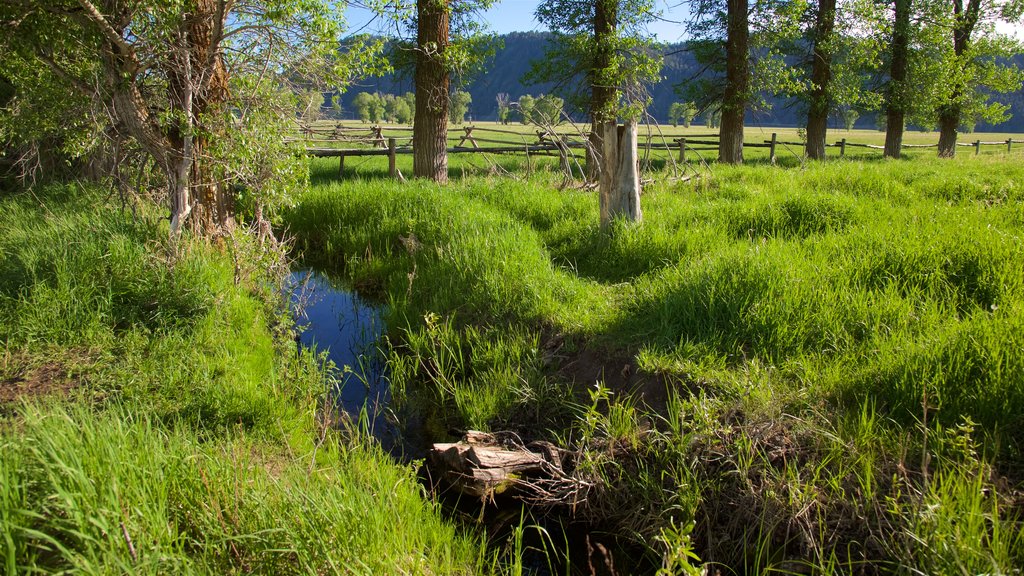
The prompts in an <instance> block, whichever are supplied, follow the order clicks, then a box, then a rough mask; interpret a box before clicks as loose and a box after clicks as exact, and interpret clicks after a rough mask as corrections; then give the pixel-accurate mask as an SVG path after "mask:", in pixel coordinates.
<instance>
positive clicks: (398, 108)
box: [395, 97, 412, 124]
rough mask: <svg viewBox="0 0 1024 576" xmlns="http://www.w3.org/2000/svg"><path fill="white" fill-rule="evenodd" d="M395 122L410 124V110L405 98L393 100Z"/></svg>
mask: <svg viewBox="0 0 1024 576" xmlns="http://www.w3.org/2000/svg"><path fill="white" fill-rule="evenodd" d="M395 122H397V123H399V124H408V123H409V122H412V108H411V107H410V106H409V101H408V100H406V99H405V98H402V97H398V98H395Z"/></svg>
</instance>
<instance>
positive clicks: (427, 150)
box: [412, 0, 450, 184]
mask: <svg viewBox="0 0 1024 576" xmlns="http://www.w3.org/2000/svg"><path fill="white" fill-rule="evenodd" d="M416 14H417V18H418V20H417V22H418V23H417V27H416V78H415V83H416V113H415V118H414V121H413V132H412V150H413V167H412V171H413V174H414V175H415V176H417V177H420V178H430V179H431V180H434V181H435V182H439V183H442V184H443V183H445V182H447V181H448V109H449V104H450V103H449V94H448V90H449V85H450V80H449V74H448V68H447V65H446V64H445V62H444V55H445V52H446V51H447V49H448V43H449V39H448V0H416Z"/></svg>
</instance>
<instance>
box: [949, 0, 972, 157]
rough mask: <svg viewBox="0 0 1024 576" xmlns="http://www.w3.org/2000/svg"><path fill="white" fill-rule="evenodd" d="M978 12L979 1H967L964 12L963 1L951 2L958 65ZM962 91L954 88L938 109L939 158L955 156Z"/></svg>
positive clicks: (961, 109)
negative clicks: (945, 101) (947, 99)
mask: <svg viewBox="0 0 1024 576" xmlns="http://www.w3.org/2000/svg"><path fill="white" fill-rule="evenodd" d="M980 10H981V1H980V0H968V4H967V11H966V12H965V11H964V3H963V0H953V15H954V16H955V18H956V20H955V23H954V25H953V53H954V54H956V57H957V62H958V63H959V61H960V58H961V57H962V56H963V55H964V53H966V52H967V46H968V44H970V41H971V34H972V33H973V32H974V26H975V25H976V24H977V23H978V15H979V12H980ZM964 90H966V87H964V86H960V85H957V86H954V87H953V90H952V93H951V94H950V96H949V102H947V103H946V104H945V105H944V106H942V108H940V109H939V158H953V157H954V156H956V138H957V129H958V128H959V127H960V120H961V116H962V114H963V107H962V104H961V103H960V98H961V97H962V96H963V93H964Z"/></svg>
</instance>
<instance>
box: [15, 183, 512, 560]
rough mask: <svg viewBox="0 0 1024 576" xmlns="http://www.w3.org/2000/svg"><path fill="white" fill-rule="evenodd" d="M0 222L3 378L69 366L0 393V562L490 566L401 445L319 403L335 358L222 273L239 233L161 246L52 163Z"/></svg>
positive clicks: (240, 249) (256, 287) (144, 222)
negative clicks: (57, 175)
mask: <svg viewBox="0 0 1024 576" xmlns="http://www.w3.org/2000/svg"><path fill="white" fill-rule="evenodd" d="M0 230H2V231H3V232H2V234H0V342H2V348H3V364H2V365H0V385H4V386H8V385H11V383H17V382H19V381H20V380H21V379H23V378H29V379H39V380H40V382H39V384H40V387H39V388H38V390H39V391H41V392H46V391H47V390H48V388H47V385H48V384H50V383H51V382H48V381H47V378H50V377H51V376H53V375H54V374H57V375H61V376H60V377H65V376H66V377H67V378H69V379H70V383H71V384H72V385H73V386H70V387H69V386H63V385H62V386H54V387H53V388H52V389H49V395H46V394H44V395H42V396H33V397H26V398H22V399H19V400H16V401H15V402H13V403H10V404H6V405H4V406H3V407H2V408H3V411H2V416H0V535H2V538H0V560H2V562H0V565H2V566H3V570H4V572H5V573H7V574H23V573H67V572H74V573H88V574H107V573H127V572H130V573H152V574H167V573H189V574H190V573H196V574H224V573H237V572H247V573H261V574H282V573H295V574H308V573H357V574H381V573H432V574H433V573H438V574H442V573H443V574H469V573H480V572H489V571H491V570H496V569H498V567H497V565H496V564H494V559H493V556H492V555H491V554H489V553H487V552H485V550H484V548H483V544H482V542H481V540H480V539H479V538H478V537H476V536H473V535H467V534H466V533H465V532H463V531H460V530H458V529H456V527H455V526H453V525H452V524H451V523H450V522H448V521H446V520H445V519H444V518H443V516H442V514H441V512H440V510H439V508H438V506H437V505H435V504H432V503H430V502H428V501H426V500H425V499H424V497H423V493H422V489H421V487H420V486H419V483H418V480H417V477H416V472H415V470H414V469H413V468H412V467H411V466H405V465H398V464H396V463H394V462H393V461H392V460H391V459H390V457H388V456H387V455H386V454H384V453H383V452H382V451H381V449H380V448H379V447H377V446H376V445H374V443H373V442H372V441H371V440H370V439H368V438H364V437H362V436H359V435H356V436H347V435H343V434H341V433H339V432H337V431H335V430H334V429H333V428H332V427H331V426H330V425H329V423H330V422H331V421H332V419H333V418H332V416H331V411H330V410H326V408H328V407H329V404H326V405H325V394H326V392H327V390H329V389H331V388H332V386H333V385H334V382H333V378H334V376H333V374H332V373H331V372H330V371H329V370H327V369H326V368H325V367H324V365H323V361H322V359H320V358H318V357H317V356H316V355H315V354H314V353H313V352H308V351H303V352H300V351H296V348H295V344H294V341H293V340H292V339H291V338H290V336H289V332H288V326H289V321H288V318H287V313H286V311H285V310H283V309H282V308H280V307H279V305H278V304H279V303H278V302H277V299H276V298H275V297H273V296H271V295H270V293H269V292H268V291H267V289H266V286H264V285H262V284H261V283H259V282H255V281H254V282H249V283H246V282H244V281H243V282H240V283H239V284H238V285H236V276H235V275H236V271H238V270H239V269H241V270H243V271H246V270H250V269H252V270H251V271H252V273H253V277H254V278H258V275H259V270H257V269H256V268H255V266H256V265H255V264H254V263H253V262H250V261H246V260H245V256H244V255H245V254H255V251H254V250H247V249H246V247H245V246H244V244H245V243H246V242H249V240H248V239H247V238H246V237H245V236H244V235H241V234H239V235H238V236H237V237H236V238H235V239H234V244H233V246H234V250H233V251H232V252H228V251H226V250H220V249H217V248H215V247H211V246H209V245H206V244H204V243H202V242H198V241H187V240H186V241H182V243H181V244H179V245H178V246H177V247H176V248H175V249H173V250H172V249H170V248H169V247H168V246H167V245H166V244H165V238H166V225H165V224H163V223H161V222H160V221H159V220H158V219H157V217H156V216H155V214H154V213H146V214H144V215H143V217H142V219H141V220H139V221H135V220H133V219H131V217H130V216H127V215H122V214H120V213H118V212H117V211H116V210H114V209H111V207H110V206H108V205H107V204H106V203H105V202H104V200H103V196H102V193H100V192H98V191H96V190H93V189H88V188H79V187H74V186H69V185H51V186H49V187H46V188H43V189H39V190H37V191H36V192H35V193H34V194H27V193H23V194H17V195H13V196H8V197H3V198H0ZM232 254H235V255H239V256H240V257H241V258H242V260H239V261H233V260H232V257H231V255H232ZM243 276H244V275H243ZM42 367H50V368H52V370H42V369H41V368H42ZM68 388H70V391H69V392H68V396H64V395H63V390H65V389H68Z"/></svg>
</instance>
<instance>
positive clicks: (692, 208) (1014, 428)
mask: <svg viewBox="0 0 1024 576" xmlns="http://www.w3.org/2000/svg"><path fill="white" fill-rule="evenodd" d="M921 138H922V139H923V138H924V136H923V135H922V136H921ZM1004 139H1005V137H1004ZM932 153H934V152H932ZM1018 154H1024V149H1021V150H1020V151H1019V152H1016V153H1014V154H1013V155H1010V156H1008V155H1006V154H1005V150H1004V152H1003V153H1002V154H985V155H983V156H982V157H980V158H975V157H973V155H963V157H962V158H960V159H958V160H956V161H953V162H949V161H940V160H938V159H936V158H933V157H928V156H926V155H915V156H914V157H913V158H912V159H911V160H908V161H882V160H881V159H878V160H877V161H837V162H830V163H826V164H808V165H803V166H790V167H773V166H770V165H766V164H761V165H753V166H744V167H726V166H711V167H710V168H709V169H708V170H706V171H703V172H701V175H700V177H698V178H695V179H693V180H690V181H686V182H683V181H680V180H677V179H673V178H670V177H668V176H667V175H666V174H665V173H663V172H662V173H653V174H649V179H650V184H649V185H648V186H647V187H646V188H645V191H644V195H643V200H642V205H643V211H644V221H643V223H642V224H639V225H632V226H629V225H620V226H616V227H615V228H614V229H613V230H612V231H611V232H610V233H603V232H601V231H599V229H598V227H597V221H598V215H597V198H596V193H595V192H593V191H589V190H585V189H581V188H579V187H572V186H570V187H563V186H562V184H563V180H562V178H561V175H560V174H559V173H558V169H557V161H556V160H553V159H552V160H551V161H550V162H548V163H547V164H543V165H540V166H535V167H534V172H533V174H532V176H531V177H525V176H524V175H523V173H522V171H521V170H517V168H521V167H522V165H521V164H519V162H520V161H519V160H518V159H498V160H496V161H494V162H493V163H492V164H491V165H487V164H485V163H483V161H481V160H479V157H476V156H473V157H470V156H468V155H466V156H453V158H452V160H451V173H452V175H453V178H454V181H453V182H452V183H451V184H450V185H448V186H447V187H443V188H439V187H437V186H435V185H432V184H427V183H422V182H417V181H412V182H409V183H407V184H404V185H399V184H396V183H394V182H392V181H390V180H387V179H383V178H381V176H383V175H384V172H385V167H384V165H383V162H382V159H366V160H364V161H363V163H361V164H358V165H357V166H355V167H354V168H353V170H352V172H351V174H350V175H349V176H348V177H347V178H346V179H344V180H343V181H338V180H337V176H336V168H335V164H334V163H333V162H331V161H327V160H323V161H316V162H314V166H313V178H314V182H315V183H316V185H315V186H314V189H313V190H311V191H310V192H309V193H308V194H306V195H304V196H302V197H301V199H300V200H299V202H298V205H297V207H296V208H295V209H293V210H291V211H289V212H288V213H287V214H286V215H285V221H286V225H287V228H288V229H289V231H290V232H291V233H293V234H295V236H296V242H297V247H298V248H299V251H300V253H301V254H303V255H304V257H305V258H306V259H307V262H309V263H312V264H314V265H317V266H323V267H329V268H332V269H335V270H336V271H340V272H343V273H344V274H346V275H347V276H348V278H349V279H350V280H351V282H352V283H353V284H354V285H355V286H358V287H360V288H361V289H363V290H364V291H366V292H369V293H372V294H376V295H377V296H378V297H380V298H384V299H386V300H387V301H388V303H389V307H390V313H391V316H392V318H391V321H390V323H389V325H390V326H392V331H393V337H392V339H391V343H392V346H393V348H392V349H391V351H390V352H389V353H390V356H391V361H392V369H393V374H394V379H395V385H396V387H398V388H399V389H400V390H404V391H405V395H406V396H407V397H408V398H409V399H410V401H411V402H414V403H418V404H420V405H422V404H424V403H427V404H429V405H431V406H433V409H432V414H433V415H434V416H435V417H436V418H438V419H440V420H441V424H440V425H438V426H437V427H436V428H437V430H440V431H443V430H445V429H452V428H454V429H459V428H465V427H475V428H485V429H514V430H516V431H518V432H519V433H520V434H522V435H524V436H529V437H542V438H547V439H553V440H555V441H557V442H560V443H562V444H563V445H568V446H571V447H573V448H574V449H575V450H578V451H581V453H583V454H585V457H584V458H585V460H586V462H587V466H588V467H589V468H588V469H587V470H588V473H589V474H591V475H592V477H593V478H594V479H595V481H596V482H598V484H599V486H601V488H600V489H598V490H595V493H594V494H592V499H591V500H590V504H589V506H588V508H587V509H586V510H583V511H580V512H579V514H580V515H581V516H582V517H584V518H586V519H587V521H588V522H591V523H592V525H594V526H598V527H600V529H602V530H607V531H611V532H613V533H615V534H617V535H618V536H619V537H620V538H621V539H622V541H623V542H625V543H633V544H635V543H636V542H646V543H647V545H646V546H647V548H646V550H647V555H648V556H649V558H650V562H651V563H652V564H657V562H658V561H659V559H665V558H667V557H669V556H671V553H673V551H676V552H678V551H679V550H683V549H685V550H689V549H691V548H692V550H694V551H695V552H696V553H697V555H698V556H699V557H700V559H701V561H704V562H710V563H712V564H711V565H715V566H725V567H728V568H729V569H731V570H735V571H737V572H740V573H744V572H745V573H761V572H763V571H765V570H769V569H772V570H777V571H791V570H796V571H798V572H802V571H804V570H812V571H819V572H826V573H830V572H835V571H842V572H847V571H859V570H861V569H866V570H867V571H869V572H875V571H881V572H890V571H892V572H903V571H918V570H919V571H921V572H924V573H933V574H939V573H943V574H945V573H965V574H966V573H972V574H973V573H981V572H990V573H1008V572H1009V571H1010V570H1011V568H1012V567H1014V566H1019V565H1020V564H1021V563H1022V562H1024V538H1022V536H1021V524H1020V521H1021V510H1022V509H1021V500H1020V496H1019V494H1020V492H1019V488H1020V486H1021V481H1022V479H1024V474H1022V470H1024V455H1022V454H1024V453H1022V447H1024V435H1022V432H1021V430H1022V428H1021V427H1020V422H1021V420H1020V418H1021V414H1024V361H1022V358H1024V355H1022V354H1021V351H1022V350H1024V308H1022V307H1021V304H1020V303H1021V301H1022V297H1024V236H1022V233H1024V211H1022V206H1024V204H1022V202H1021V201H1022V199H1024V167H1022V166H1024V164H1022V163H1021V162H1020V158H1019V156H1018ZM407 160H408V158H400V168H401V169H402V170H403V171H405V172H406V173H407V174H408V170H409V168H410V166H409V165H408V162H405V161H407ZM403 162H405V163H404V164H403ZM497 168H500V169H502V170H508V171H509V172H511V173H512V174H513V177H508V176H500V177H499V176H488V175H487V174H488V173H489V172H491V173H494V172H496V170H497ZM403 238H404V239H409V238H415V239H416V241H417V242H416V244H415V245H416V246H417V248H416V249H415V250H410V249H408V243H407V242H402V241H401V239H403ZM596 381H600V382H603V385H602V386H599V387H598V388H596V389H595V382H596ZM609 446H612V447H618V448H617V449H609ZM640 510H642V511H644V512H643V513H642V514H639V515H638V513H637V511H640ZM691 523H692V525H693V532H692V534H690V535H689V536H683V535H681V533H679V532H674V531H673V528H672V527H673V526H676V527H682V526H690V525H691ZM659 538H660V540H659ZM658 542H660V544H659V543H658ZM624 546H625V544H624ZM666 555H668V556H666Z"/></svg>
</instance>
